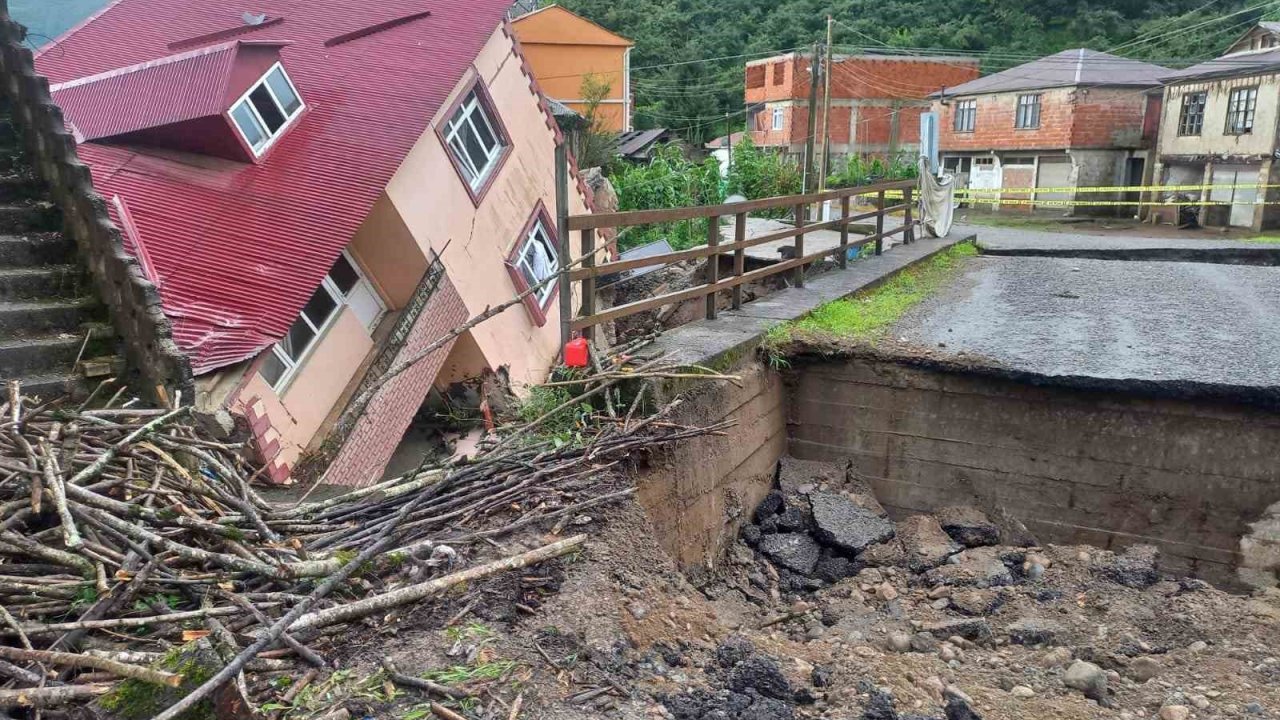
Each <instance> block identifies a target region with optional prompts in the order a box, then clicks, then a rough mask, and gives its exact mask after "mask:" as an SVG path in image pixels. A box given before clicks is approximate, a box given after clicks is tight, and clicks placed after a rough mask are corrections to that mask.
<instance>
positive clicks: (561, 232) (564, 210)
mask: <svg viewBox="0 0 1280 720" xmlns="http://www.w3.org/2000/svg"><path fill="white" fill-rule="evenodd" d="M556 240H557V242H558V243H559V245H560V248H559V253H560V279H559V280H558V281H557V282H558V283H559V285H560V348H561V350H563V349H564V346H565V345H566V344H567V343H568V342H569V336H570V335H571V334H572V331H571V329H570V328H572V326H573V283H572V282H570V281H569V266H570V257H571V256H572V253H571V251H570V243H569V154H568V152H567V151H566V149H565V146H564V143H563V142H562V143H560V144H559V145H556Z"/></svg>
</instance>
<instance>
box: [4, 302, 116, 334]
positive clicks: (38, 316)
mask: <svg viewBox="0 0 1280 720" xmlns="http://www.w3.org/2000/svg"><path fill="white" fill-rule="evenodd" d="M101 315H102V306H101V305H100V304H99V303H98V302H97V301H96V300H93V299H90V298H77V299H72V300H26V301H17V302H0V338H12V337H18V336H28V335H48V334H51V333H57V332H66V333H77V332H80V333H82V331H81V329H80V328H81V326H82V325H84V324H85V323H87V322H89V321H91V320H96V319H101Z"/></svg>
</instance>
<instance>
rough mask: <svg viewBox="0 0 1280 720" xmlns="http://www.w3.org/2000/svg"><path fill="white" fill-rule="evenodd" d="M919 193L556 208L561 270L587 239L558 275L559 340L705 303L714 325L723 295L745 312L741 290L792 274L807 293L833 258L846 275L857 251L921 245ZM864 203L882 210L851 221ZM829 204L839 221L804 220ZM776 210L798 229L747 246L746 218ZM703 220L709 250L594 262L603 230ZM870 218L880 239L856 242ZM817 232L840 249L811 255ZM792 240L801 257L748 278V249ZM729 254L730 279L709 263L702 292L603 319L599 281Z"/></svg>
mask: <svg viewBox="0 0 1280 720" xmlns="http://www.w3.org/2000/svg"><path fill="white" fill-rule="evenodd" d="M915 189H916V181H915V180H905V181H898V182H889V183H881V184H878V185H868V186H864V187H853V188H842V189H840V190H830V191H826V192H821V193H811V194H807V195H788V196H784V197H775V198H767V199H763V200H748V201H745V202H737V203H729V204H725V205H709V206H702V207H689V208H677V209H671V210H634V211H630V212H617V213H599V214H594V215H569V214H568V213H567V212H566V211H565V209H564V207H563V205H561V207H560V208H558V210H559V211H560V216H559V218H558V225H559V231H560V257H561V259H562V262H563V261H565V260H567V259H568V258H570V257H571V256H572V254H571V243H570V237H571V235H572V234H573V233H575V232H576V233H577V234H578V235H579V237H580V238H581V244H580V248H579V250H580V255H578V261H577V262H573V263H569V262H564V265H565V269H564V270H562V271H561V273H560V280H559V282H560V287H559V291H560V334H561V339H562V341H563V342H568V341H569V339H570V338H571V337H573V334H574V333H577V332H581V333H582V334H583V336H584V337H586V338H588V339H593V336H594V330H595V327H596V326H597V325H600V324H602V323H606V322H610V321H613V320H617V319H619V318H625V317H627V316H629V315H635V314H636V313H640V312H645V311H647V310H652V309H654V308H658V307H662V306H663V305H668V304H670V303H677V302H683V301H685V300H692V299H695V298H699V297H705V298H706V303H707V309H706V316H707V318H714V317H716V311H717V309H718V306H717V295H718V294H719V293H720V292H723V291H730V292H731V293H732V295H731V297H732V306H733V308H734V309H737V308H739V307H741V306H742V287H743V285H745V284H747V283H751V282H755V281H757V280H762V279H764V278H766V277H770V276H772V275H778V274H780V273H784V272H790V273H792V284H793V285H794V286H796V287H804V273H805V267H806V266H807V265H810V264H812V263H813V262H814V261H817V260H821V259H822V258H824V257H827V256H829V255H837V256H838V260H837V261H838V262H839V265H840V268H841V269H844V268H846V267H848V263H849V252H850V251H851V250H854V249H860V248H862V247H864V246H866V245H871V244H874V245H875V249H876V254H877V255H879V254H880V251H881V247H882V243H883V241H884V239H885V238H889V237H892V236H894V235H897V234H899V233H902V234H903V235H904V242H908V243H909V242H912V241H914V239H915V225H916V221H915V220H914V219H913V218H912V210H913V197H912V196H913V194H914V192H915ZM887 193H893V194H894V195H896V196H900V197H901V200H902V201H901V202H900V203H898V204H896V205H891V206H888V207H886V205H885V200H886V194H887ZM858 196H875V206H876V209H875V210H873V211H871V212H863V213H860V214H856V215H851V214H850V206H851V204H852V200H853V198H855V197H858ZM827 201H839V203H840V216H839V217H838V218H835V219H833V220H828V221H824V222H813V223H811V222H808V221H807V218H806V211H807V209H808V207H809V206H811V205H813V204H815V203H821V202H827ZM776 208H790V209H791V211H792V215H793V217H794V220H795V226H794V227H791V228H787V229H785V230H781V231H778V232H773V233H769V234H767V235H761V236H758V237H753V238H747V236H746V232H747V215H748V214H749V213H752V212H758V211H762V210H772V209H776ZM899 211H901V212H903V213H904V215H903V223H902V226H901V227H897V228H894V229H891V230H885V217H886V216H887V215H889V214H891V213H895V212H899ZM728 216H732V217H733V218H734V235H733V238H734V239H733V242H728V243H726V242H723V241H722V240H721V237H720V218H722V217H728ZM704 218H705V219H706V220H708V223H707V244H706V245H705V246H700V247H695V248H691V249H689V250H680V251H676V252H670V253H665V254H662V255H653V256H650V257H645V258H637V259H634V260H618V261H613V262H603V263H597V262H596V255H597V251H598V250H599V249H600V248H599V247H598V246H597V243H596V239H597V230H599V229H602V228H624V227H632V226H636V225H649V224H655V223H671V222H680V221H684V220H700V219H704ZM872 218H875V223H876V232H875V234H873V235H869V236H867V237H862V238H858V239H856V240H853V241H850V238H849V225H850V224H851V223H855V222H858V221H861V220H870V219H872ZM819 230H839V231H840V244H839V245H838V246H836V247H833V248H830V249H828V250H821V251H818V252H812V253H806V252H805V247H804V238H805V235H806V234H808V233H813V232H817V231H819ZM787 238H794V242H795V246H794V247H795V251H794V253H793V255H792V257H791V258H790V259H786V260H783V261H782V262H779V263H776V264H773V265H770V266H768V267H764V268H760V269H758V270H752V271H750V272H747V271H746V268H745V264H746V252H745V251H746V249H747V248H749V247H754V246H756V245H762V244H764V243H769V242H776V241H778V240H785V239H787ZM728 253H733V270H732V272H731V273H729V274H728V275H727V276H725V277H722V276H721V273H720V269H721V268H720V263H719V262H718V260H716V259H713V260H712V261H710V262H708V263H707V268H706V277H705V282H704V283H703V284H701V285H698V286H696V287H691V288H688V289H685V290H680V291H678V292H671V293H666V294H664V295H658V296H655V297H651V298H645V299H643V300H637V301H635V302H630V303H627V304H625V305H618V306H616V307H612V308H609V309H607V310H603V311H599V312H597V311H596V281H597V280H598V279H599V278H601V277H604V276H607V275H613V274H615V273H619V272H622V271H624V270H634V269H636V268H642V267H650V266H653V265H667V264H670V263H675V262H682V261H685V260H695V259H699V258H716V256H719V255H725V254H728ZM574 283H580V284H581V293H580V297H581V302H582V304H581V314H580V315H579V314H577V313H575V312H573V303H572V298H573V297H574V293H573V292H572V290H573V284H574Z"/></svg>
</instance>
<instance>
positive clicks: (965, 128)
mask: <svg viewBox="0 0 1280 720" xmlns="http://www.w3.org/2000/svg"><path fill="white" fill-rule="evenodd" d="M977 128H978V101H977V100H976V99H973V98H970V99H967V100H957V101H956V112H955V121H954V123H953V125H952V129H953V130H954V131H955V132H958V133H972V132H976V131H977Z"/></svg>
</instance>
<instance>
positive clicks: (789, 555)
mask: <svg viewBox="0 0 1280 720" xmlns="http://www.w3.org/2000/svg"><path fill="white" fill-rule="evenodd" d="M760 552H762V553H764V554H765V555H767V556H768V557H769V559H770V560H772V561H774V562H776V563H778V564H779V565H781V566H783V567H785V568H787V569H788V570H792V571H795V572H798V573H800V574H801V575H809V574H812V573H813V569H814V567H816V566H817V564H818V559H819V558H820V557H821V555H822V548H819V547H818V544H817V543H816V542H814V541H813V538H811V537H809V536H808V535H804V534H801V533H786V534H779V535H766V536H764V537H763V538H761V540H760Z"/></svg>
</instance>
